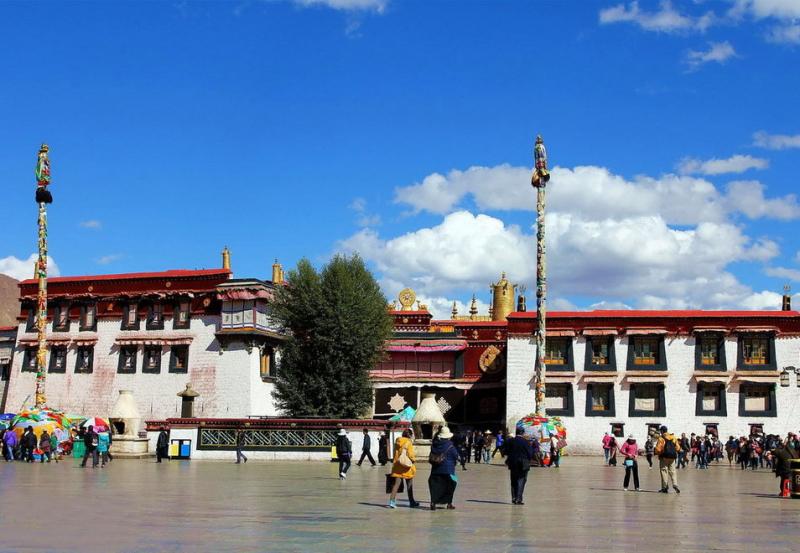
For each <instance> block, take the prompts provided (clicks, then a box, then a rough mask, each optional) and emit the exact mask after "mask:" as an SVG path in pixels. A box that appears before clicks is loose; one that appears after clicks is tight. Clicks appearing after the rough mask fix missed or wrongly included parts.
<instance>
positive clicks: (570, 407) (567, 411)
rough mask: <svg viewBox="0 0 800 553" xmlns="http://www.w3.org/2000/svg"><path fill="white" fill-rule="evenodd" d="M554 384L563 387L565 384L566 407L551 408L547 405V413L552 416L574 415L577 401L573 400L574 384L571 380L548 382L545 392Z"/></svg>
mask: <svg viewBox="0 0 800 553" xmlns="http://www.w3.org/2000/svg"><path fill="white" fill-rule="evenodd" d="M554 386H558V387H562V386H565V387H566V389H567V394H566V396H565V400H564V402H565V403H566V407H564V408H563V409H550V408H547V407H545V414H546V415H547V416H550V417H574V416H575V402H574V401H573V391H572V384H571V383H570V382H559V383H557V384H548V385H547V386H546V387H545V393H546V392H547V390H549V389H551V388H552V387H554ZM546 403H547V397H545V404H546Z"/></svg>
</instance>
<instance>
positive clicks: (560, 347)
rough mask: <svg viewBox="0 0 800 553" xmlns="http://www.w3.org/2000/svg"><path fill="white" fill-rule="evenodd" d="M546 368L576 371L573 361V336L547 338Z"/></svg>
mask: <svg viewBox="0 0 800 553" xmlns="http://www.w3.org/2000/svg"><path fill="white" fill-rule="evenodd" d="M544 364H545V368H546V370H551V371H570V372H572V371H574V370H575V367H574V363H573V362H572V338H547V340H546V341H545V345H544Z"/></svg>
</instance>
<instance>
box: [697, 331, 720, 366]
mask: <svg viewBox="0 0 800 553" xmlns="http://www.w3.org/2000/svg"><path fill="white" fill-rule="evenodd" d="M708 336H715V337H716V339H717V359H718V360H719V363H717V364H716V365H704V364H703V351H702V349H703V338H704V337H708ZM694 369H695V370H696V371H723V372H724V371H727V370H728V361H727V360H726V358H725V335H724V334H723V333H722V332H696V333H695V335H694Z"/></svg>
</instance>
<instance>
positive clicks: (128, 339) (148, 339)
mask: <svg viewBox="0 0 800 553" xmlns="http://www.w3.org/2000/svg"><path fill="white" fill-rule="evenodd" d="M115 343H116V344H118V345H120V346H136V345H139V344H141V345H145V346H177V345H189V344H191V343H192V337H191V336H173V337H165V336H122V337H119V338H117V339H116V340H115Z"/></svg>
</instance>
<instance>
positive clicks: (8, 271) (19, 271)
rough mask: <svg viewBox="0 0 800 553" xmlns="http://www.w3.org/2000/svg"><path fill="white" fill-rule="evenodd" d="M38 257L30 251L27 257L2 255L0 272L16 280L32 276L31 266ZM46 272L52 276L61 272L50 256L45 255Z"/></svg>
mask: <svg viewBox="0 0 800 553" xmlns="http://www.w3.org/2000/svg"><path fill="white" fill-rule="evenodd" d="M38 258H39V256H38V255H37V254H35V253H32V254H31V255H30V257H28V259H19V258H17V257H14V256H13V255H10V256H8V257H3V258H2V259H0V273H3V274H4V275H8V276H10V277H11V278H15V279H17V280H25V279H29V278H33V266H34V264H35V263H36V260H37V259H38ZM47 274H48V275H49V276H54V277H55V276H59V275H60V274H61V271H60V270H59V268H58V265H57V264H56V262H55V260H54V259H53V258H52V257H50V256H48V257H47Z"/></svg>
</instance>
